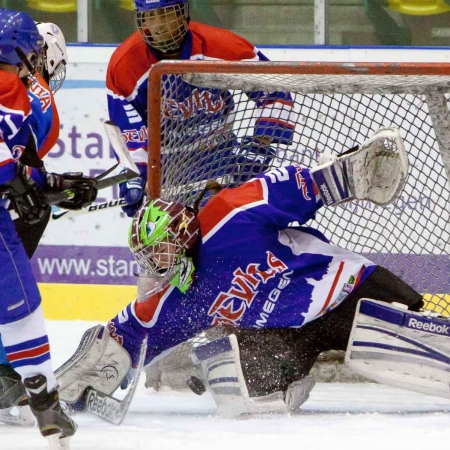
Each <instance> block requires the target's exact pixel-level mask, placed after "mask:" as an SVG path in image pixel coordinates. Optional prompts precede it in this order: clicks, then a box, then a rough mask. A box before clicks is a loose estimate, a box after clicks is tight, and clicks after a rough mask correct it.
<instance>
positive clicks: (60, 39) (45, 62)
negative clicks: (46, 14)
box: [36, 22, 68, 94]
mask: <svg viewBox="0 0 450 450" xmlns="http://www.w3.org/2000/svg"><path fill="white" fill-rule="evenodd" d="M36 26H37V28H38V30H39V33H40V35H41V36H42V37H43V38H44V50H43V51H42V53H41V58H40V61H39V63H38V65H37V67H36V69H37V70H38V72H39V73H40V74H41V75H42V76H43V77H44V79H45V81H47V83H48V84H49V86H50V89H51V90H52V92H53V94H55V93H56V92H57V91H58V90H59V89H60V88H61V86H62V85H63V83H64V80H65V79H66V64H67V62H68V58H67V48H66V40H65V39H64V35H63V33H62V31H61V29H60V28H59V27H58V26H57V25H55V24H54V23H50V22H47V23H44V22H37V23H36Z"/></svg>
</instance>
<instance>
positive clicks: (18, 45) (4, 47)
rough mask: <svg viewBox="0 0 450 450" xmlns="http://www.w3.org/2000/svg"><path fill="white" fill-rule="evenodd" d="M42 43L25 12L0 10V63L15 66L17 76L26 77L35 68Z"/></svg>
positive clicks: (31, 20)
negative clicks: (17, 69)
mask: <svg viewBox="0 0 450 450" xmlns="http://www.w3.org/2000/svg"><path fill="white" fill-rule="evenodd" d="M43 43H44V42H43V39H42V36H41V35H40V34H39V31H38V29H37V27H36V25H35V23H34V20H33V19H32V18H31V17H30V16H29V15H28V14H27V13H26V12H18V11H13V10H10V9H3V8H2V9H0V62H2V63H5V64H10V65H13V66H17V67H18V68H19V70H20V72H19V76H20V77H22V76H27V75H28V73H29V72H32V71H33V70H34V68H35V67H36V64H37V60H38V57H39V54H40V52H41V50H42V45H43ZM25 59H26V60H27V61H26V60H25Z"/></svg>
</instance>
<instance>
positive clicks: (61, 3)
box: [28, 0, 77, 13]
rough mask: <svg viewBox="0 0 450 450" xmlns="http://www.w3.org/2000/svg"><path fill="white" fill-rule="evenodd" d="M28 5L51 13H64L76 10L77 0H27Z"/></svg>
mask: <svg viewBox="0 0 450 450" xmlns="http://www.w3.org/2000/svg"><path fill="white" fill-rule="evenodd" d="M28 7H29V8H32V9H38V10H40V11H45V12H52V13H66V12H73V11H76V10H77V0H28Z"/></svg>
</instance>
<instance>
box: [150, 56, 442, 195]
mask: <svg viewBox="0 0 450 450" xmlns="http://www.w3.org/2000/svg"><path fill="white" fill-rule="evenodd" d="M255 69H257V70H255ZM255 72H257V73H259V74H274V75H277V74H287V75H358V76H368V75H377V76H381V77H382V76H388V75H400V76H420V75H428V76H450V63H429V62H428V63H418V62H407V63H394V62H385V63H377V62H322V61H320V62H317V61H311V62H271V61H267V62H262V61H261V62H254V61H251V62H250V61H248V62H244V61H169V60H167V61H160V62H158V63H157V64H155V65H154V66H153V67H152V68H151V70H150V72H149V77H148V130H149V136H150V130H151V137H150V139H149V141H148V181H147V183H148V184H147V188H148V196H149V197H150V198H157V197H160V195H161V189H162V187H161V160H160V154H161V119H162V114H161V96H162V89H161V80H162V77H163V76H164V75H172V74H178V75H184V74H187V73H228V74H246V73H255ZM444 92H445V90H444V89H442V97H444V96H443V94H444ZM447 92H450V81H449V83H448V91H447ZM444 106H445V108H440V109H439V110H438V111H435V112H434V116H435V118H434V122H436V121H439V122H440V123H439V124H436V123H435V124H434V125H435V126H436V125H439V126H440V127H445V128H446V129H450V114H449V113H448V110H447V107H446V105H444ZM430 112H431V111H430ZM436 134H437V136H436V138H437V141H438V143H439V150H440V153H441V156H442V159H443V164H444V169H445V171H446V173H447V178H448V180H450V142H447V141H446V140H442V139H440V136H439V133H436Z"/></svg>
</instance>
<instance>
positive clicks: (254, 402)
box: [192, 334, 315, 417]
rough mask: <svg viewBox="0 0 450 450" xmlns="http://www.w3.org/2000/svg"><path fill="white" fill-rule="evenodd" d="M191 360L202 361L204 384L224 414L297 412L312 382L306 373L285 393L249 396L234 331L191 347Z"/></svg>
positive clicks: (229, 415) (305, 398)
mask: <svg viewBox="0 0 450 450" xmlns="http://www.w3.org/2000/svg"><path fill="white" fill-rule="evenodd" d="M192 360H193V362H194V363H195V364H201V366H202V369H203V375H204V379H205V380H206V384H207V387H208V388H209V390H210V391H211V393H212V396H213V398H214V400H215V402H216V404H217V406H218V409H217V413H218V414H219V415H220V416H224V417H236V416H239V415H241V414H260V413H287V412H297V411H299V410H300V406H301V405H302V404H303V403H304V402H305V401H306V400H307V399H308V397H309V393H310V392H311V390H312V389H313V387H314V385H315V381H314V379H313V378H312V377H310V376H308V377H305V378H303V379H302V380H299V381H296V382H294V383H292V384H290V385H289V387H288V389H287V392H286V395H285V394H284V393H283V392H281V391H278V392H273V393H271V394H268V395H263V396H260V397H250V396H249V393H248V389H247V385H246V382H245V379H244V375H243V373H242V367H241V361H240V356H239V346H238V341H237V338H236V336H235V335H234V334H231V335H229V336H226V337H223V338H220V339H216V340H214V341H211V342H208V343H206V344H203V345H201V346H198V347H195V348H193V350H192Z"/></svg>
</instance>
